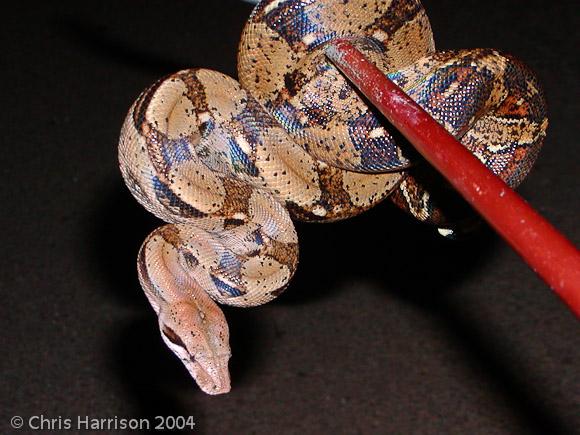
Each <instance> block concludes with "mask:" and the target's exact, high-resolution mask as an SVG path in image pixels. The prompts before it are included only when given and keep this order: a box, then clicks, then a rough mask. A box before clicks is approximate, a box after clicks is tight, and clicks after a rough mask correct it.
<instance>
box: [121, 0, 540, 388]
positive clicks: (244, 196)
mask: <svg viewBox="0 0 580 435" xmlns="http://www.w3.org/2000/svg"><path fill="white" fill-rule="evenodd" d="M334 38H349V39H350V40H351V41H352V42H353V43H354V44H355V45H356V46H357V47H358V48H359V49H360V50H361V51H363V53H365V54H366V56H367V57H369V58H370V59H371V60H372V61H373V62H374V63H375V64H376V65H377V66H378V67H379V68H381V69H382V70H383V71H384V72H385V74H388V75H389V77H390V78H391V79H392V80H394V81H395V82H396V83H397V84H398V85H399V86H400V87H401V88H402V89H403V90H405V91H406V92H407V93H408V94H409V95H410V96H411V97H412V98H414V99H415V100H416V101H417V102H418V103H419V104H420V105H421V106H423V107H424V108H425V109H426V110H427V111H428V112H429V113H430V114H431V115H432V116H433V117H434V118H435V119H437V120H438V121H439V122H440V123H442V124H443V125H444V126H445V127H446V128H447V129H448V130H449V131H450V132H451V133H452V134H454V135H455V136H456V137H457V138H459V139H460V140H461V142H462V143H463V144H464V145H465V146H466V147H468V148H469V149H470V150H471V151H472V152H473V153H474V154H475V155H476V156H477V157H478V158H479V159H480V160H482V161H483V162H484V163H485V164H486V165H487V166H488V167H489V168H490V169H491V170H492V171H494V172H495V173H496V174H498V175H499V176H501V177H502V178H503V179H504V180H506V181H507V182H508V184H510V185H512V186H515V185H517V184H518V183H519V182H520V181H521V180H522V179H523V177H524V176H525V175H526V173H527V172H528V171H529V169H530V167H531V165H532V164H533V162H534V160H535V158H536V156H537V153H538V151H539V149H540V147H541V144H542V141H543V138H544V136H545V131H546V127H547V120H546V115H545V104H544V100H543V97H542V93H541V91H540V88H539V86H538V84H537V82H536V80H535V78H534V77H533V75H532V74H531V73H530V72H529V71H528V70H527V69H526V68H525V67H524V66H523V65H522V64H520V63H519V62H518V61H516V60H515V59H513V58H511V57H510V56H507V55H503V54H500V53H498V52H497V51H494V50H488V49H477V50H462V51H446V52H435V50H434V44H433V38H432V33H431V28H430V25H429V21H428V19H427V16H426V15H425V12H424V10H423V8H422V6H421V4H420V2H419V1H418V0H385V1H380V0H344V1H339V0H322V1H314V0H300V1H299V0H267V1H262V2H261V3H260V4H259V5H258V6H257V7H256V8H255V9H254V12H253V13H252V15H251V17H250V19H249V21H248V23H247V25H246V27H245V29H244V31H243V34H242V40H241V43H240V49H239V58H238V72H239V80H240V83H238V82H236V81H235V80H234V79H232V78H230V77H227V76H225V75H223V74H221V73H218V72H215V71H210V70H205V69H191V70H184V71H180V72H178V73H175V74H173V75H170V76H169V77H166V78H164V79H162V80H160V81H158V82H157V83H156V84H154V85H153V86H151V87H150V88H149V89H147V90H145V91H144V92H143V93H142V94H141V95H140V96H139V98H138V99H137V101H136V102H135V103H134V104H133V106H132V108H131V109H130V111H129V114H128V116H127V118H126V120H125V123H124V125H123V129H122V132H121V139H120V144H119V160H120V166H121V171H122V174H123V177H124V179H125V182H126V183H127V185H128V186H129V188H130V190H131V192H132V193H133V195H134V196H135V197H136V198H137V199H138V200H139V202H140V203H141V204H143V205H144V206H145V207H146V208H147V209H148V210H149V211H151V212H152V213H153V214H155V215H156V216H158V217H159V218H161V219H163V220H164V221H166V222H168V225H165V226H163V227H161V228H159V229H157V230H155V231H154V232H153V233H152V234H151V235H150V236H149V237H148V238H147V239H146V241H145V242H144V244H143V246H142V248H141V250H140V252H139V258H138V271H139V278H140V281H141V284H142V286H143V289H144V290H145V294H146V295H147V297H148V299H149V301H150V303H151V305H152V306H153V308H154V310H155V312H156V313H157V315H158V317H159V325H160V330H161V336H162V338H163V340H164V341H165V342H166V344H167V345H168V346H169V347H170V348H171V349H172V350H173V352H174V353H175V354H176V355H177V356H178V357H179V358H181V359H182V361H183V362H184V364H185V366H186V367H187V368H188V370H189V371H190V373H191V375H192V376H193V377H194V378H195V380H196V381H197V383H198V384H199V386H200V387H201V388H202V389H203V391H205V392H207V393H210V394H218V393H224V392H227V391H229V389H230V378H229V372H228V360H229V358H230V349H229V343H228V342H229V331H228V327H227V323H226V321H225V318H224V315H223V313H222V312H221V310H220V309H219V307H218V306H217V305H216V303H215V302H219V303H225V304H229V305H236V306H254V305H258V304H263V303H265V302H268V301H270V300H272V299H273V298H274V297H276V296H277V295H278V294H280V292H281V291H282V290H283V289H284V287H285V286H286V285H287V284H288V282H289V280H290V278H291V277H292V275H293V273H294V271H295V270H296V266H297V263H298V243H297V242H298V239H297V235H296V231H295V229H294V226H293V224H292V220H291V218H297V219H302V220H307V221H333V220H338V219H344V218H348V217H350V216H354V215H356V214H358V213H361V212H362V211H364V210H366V209H368V208H370V207H372V206H374V205H375V204H377V203H378V202H380V201H381V200H383V199H384V198H386V197H388V196H390V198H391V199H392V200H393V201H394V202H395V203H396V204H397V205H399V206H401V207H402V208H403V209H405V210H407V211H408V212H409V213H410V214H412V215H413V216H415V217H416V218H418V219H420V220H422V221H425V222H430V223H433V224H435V225H438V226H443V227H446V228H453V227H454V226H455V225H458V222H454V221H453V216H452V215H450V214H449V213H452V211H450V210H449V209H447V210H446V209H444V207H442V204H444V201H443V200H441V202H438V197H437V194H438V193H437V192H435V191H436V190H437V189H434V188H433V186H431V185H430V186H426V185H425V183H426V181H425V180H427V179H429V176H428V175H427V176H425V174H428V173H429V169H428V168H426V165H423V164H422V163H421V162H420V159H417V158H416V157H414V155H413V154H412V153H411V152H410V150H409V148H408V147H407V146H406V145H405V144H404V143H402V142H401V141H400V139H398V138H397V135H396V132H393V131H392V128H391V127H390V126H389V125H388V124H387V123H386V122H385V121H384V120H383V119H382V118H381V117H380V116H378V115H377V114H376V113H375V112H374V111H373V110H372V109H370V108H369V107H368V106H367V104H366V102H365V101H364V99H362V98H361V97H360V95H359V94H358V93H357V92H356V91H355V90H354V89H353V88H352V87H351V86H350V84H349V83H348V82H347V81H346V80H345V79H344V78H343V76H342V75H341V74H340V73H339V72H338V70H337V69H336V68H334V67H333V66H332V65H331V64H330V63H329V62H328V61H327V60H326V59H325V57H324V54H323V51H322V50H321V47H323V46H324V45H325V44H326V43H328V41H330V40H332V39H334ZM443 190H445V189H443ZM214 301H215V302H214Z"/></svg>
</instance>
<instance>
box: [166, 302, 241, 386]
mask: <svg viewBox="0 0 580 435" xmlns="http://www.w3.org/2000/svg"><path fill="white" fill-rule="evenodd" d="M214 306H215V305H214ZM159 329H160V331H161V337H162V338H163V341H164V342H165V343H166V344H167V346H168V347H169V348H170V349H171V350H172V351H173V353H175V355H177V357H178V358H179V359H180V360H181V361H182V362H183V364H184V365H185V367H186V368H187V370H188V371H189V373H190V374H191V376H192V377H193V378H194V379H195V381H196V382H197V384H198V385H199V387H200V388H201V389H202V390H203V391H204V392H205V393H207V394H223V393H227V392H229V391H230V373H229V371H228V361H229V359H230V356H231V352H230V346H229V330H228V324H227V323H226V320H225V317H224V315H223V313H222V312H221V310H220V309H219V308H217V306H215V308H214V309H211V306H210V307H209V308H208V306H206V307H204V310H203V311H202V310H201V309H200V308H199V307H198V306H197V305H195V304H194V303H190V302H178V303H174V304H170V305H167V306H166V307H163V308H162V309H161V311H160V313H159Z"/></svg>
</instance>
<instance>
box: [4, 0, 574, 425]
mask: <svg viewBox="0 0 580 435" xmlns="http://www.w3.org/2000/svg"><path fill="white" fill-rule="evenodd" d="M425 7H426V8H427V11H428V14H429V17H430V19H431V22H432V26H433V29H434V33H435V40H436V43H437V44H438V47H440V48H468V47H486V46H487V47H496V48H501V49H502V50H504V51H507V52H510V53H512V54H514V55H516V56H518V57H519V58H521V59H522V60H523V61H524V62H525V63H527V64H528V65H529V66H530V67H531V68H532V69H533V70H535V71H536V72H537V74H538V76H539V78H540V80H541V82H542V83H543V85H544V87H545V91H546V96H547V100H548V104H549V111H550V129H549V133H548V139H547V143H546V145H545V148H544V150H543V151H542V153H541V155H540V157H539V160H538V163H537V165H536V167H535V169H534V170H533V172H532V174H531V176H530V177H529V178H528V180H526V181H525V183H524V184H523V186H522V187H521V189H520V192H521V193H522V194H523V195H524V196H525V197H526V198H527V199H529V201H530V202H531V203H532V204H533V205H534V206H535V207H537V208H538V209H539V211H540V212H542V213H543V214H544V215H545V216H546V217H547V218H548V219H550V220H551V221H552V222H553V223H554V224H555V225H556V226H557V227H558V228H560V229H561V230H562V231H563V232H564V233H565V234H567V235H568V236H569V237H570V238H571V239H572V241H573V242H575V243H578V242H580V228H579V226H578V204H579V201H578V198H579V195H578V188H579V187H580V186H579V184H578V169H579V164H578V159H579V158H580V153H579V152H578V133H577V126H578V122H577V119H578V116H579V115H580V113H579V110H578V107H579V106H578V96H579V95H578V90H579V87H578V84H577V79H578V74H579V73H580V71H579V67H578V46H579V42H580V41H579V38H578V25H579V24H580V23H579V21H578V10H577V2H575V1H557V2H549V1H539V0H531V1H527V2H521V1H504V2H482V1H479V0H461V1H460V0H453V1H452V0H440V1H434V0H429V1H427V0H426V1H425ZM250 10H251V6H250V5H249V4H246V3H243V2H241V1H233V0H232V1H226V0H221V1H217V0H213V1H207V2H206V1H200V0H189V1H187V2H186V1H173V0H163V1H160V0H156V1H137V0H131V1H128V0H122V1H121V0H116V1H96V0H86V1H83V2H79V1H74V2H73V1H59V2H20V3H18V4H13V5H12V6H11V7H9V8H7V9H4V10H3V20H2V26H0V34H1V35H2V39H1V41H2V51H1V52H0V53H1V54H0V62H1V64H2V70H1V74H2V85H1V88H2V91H1V92H2V98H1V101H2V103H3V110H2V117H1V119H2V120H1V123H2V131H3V134H2V136H1V137H2V139H1V140H2V142H1V146H2V168H1V171H2V181H3V183H2V189H1V193H0V195H1V202H0V204H1V205H0V210H1V221H0V223H1V226H2V232H1V234H2V235H1V236H0V241H1V242H0V253H1V258H2V265H1V268H0V286H1V295H2V302H1V304H0V305H1V330H2V342H1V344H2V347H1V350H2V353H3V355H2V357H1V358H0V361H1V362H0V367H1V373H2V378H1V379H2V381H1V383H2V390H1V392H2V394H1V398H0V399H1V400H0V410H1V414H2V415H1V418H0V433H11V432H12V430H11V429H10V427H9V424H8V422H9V418H10V416H13V415H20V416H23V417H24V418H25V419H27V418H28V417H30V416H33V415H40V414H43V415H44V416H45V417H50V418H58V417H61V418H67V417H71V418H76V416H79V415H80V416H90V417H109V418H112V417H114V416H117V417H118V418H131V417H142V416H155V415H191V416H193V419H194V420H195V422H196V424H197V425H196V428H195V430H194V432H195V433H208V434H224V433H228V434H233V433H240V434H242V433H243V434H247V433H257V434H266V433H272V432H273V431H274V430H275V431H276V432H277V433H308V434H310V433H312V434H318V433H330V432H332V433H401V434H408V433H421V434H437V433H458V434H459V433H461V434H468V433H469V434H475V433H477V434H495V433H498V434H513V433H543V434H547V433H551V434H556V433H580V400H579V394H580V373H579V361H580V335H579V328H578V322H577V320H576V319H575V318H574V316H573V315H572V314H571V313H570V312H569V311H568V310H567V309H566V307H565V306H564V305H563V304H562V303H560V301H559V300H558V299H557V298H556V297H555V296H554V295H553V294H552V293H551V292H550V291H549V290H548V288H547V287H546V286H545V285H544V284H543V283H542V282H541V281H540V280H539V279H538V278H537V277H536V276H535V275H534V273H533V272H532V271H530V270H529V269H528V268H527V267H526V266H525V265H524V264H523V263H522V261H521V260H520V259H519V258H518V257H517V256H516V254H514V253H513V252H512V251H511V250H510V249H509V248H508V247H507V246H506V245H505V244H504V243H503V242H502V241H501V240H500V239H499V238H498V237H497V236H496V235H494V234H493V233H492V232H491V231H490V230H489V229H486V228H484V229H483V230H482V231H480V232H479V233H478V235H476V236H475V237H474V238H473V239H470V240H467V241H461V242H448V241H445V240H442V239H440V238H439V237H438V236H437V235H436V234H435V232H434V231H433V229H431V228H428V227H423V226H421V225H419V224H416V223H414V222H412V221H411V219H410V218H408V217H407V216H406V215H403V214H402V213H401V212H399V211H397V210H396V209H395V208H394V207H392V206H390V205H388V204H386V203H385V204H383V205H380V206H379V207H377V208H375V209H373V210H371V211H370V212H368V213H366V214H365V215H363V216H360V217H358V218H355V219H352V220H350V221H346V222H343V223H336V224H329V225H306V224H299V225H298V232H299V237H300V243H301V245H300V246H301V257H300V259H301V263H300V267H299V271H298V272H297V275H296V277H295V279H294V280H293V282H292V284H291V286H290V287H289V289H288V290H287V291H286V293H284V294H283V295H282V296H281V297H280V298H279V299H278V300H276V301H274V302H273V303H270V304H268V305H266V306H263V307H260V308H255V309H248V310H242V309H226V315H227V318H228V320H229V322H230V326H231V336H232V347H233V358H232V360H231V372H232V378H233V383H232V386H233V390H232V392H231V393H230V394H229V395H226V396H219V397H209V396H206V395H204V394H203V393H201V392H200V390H199V389H198V388H197V387H196V386H195V384H194V383H193V381H192V380H191V379H190V378H189V377H188V374H187V372H186V370H185V369H184V367H183V366H182V365H181V363H180V362H179V361H178V360H177V358H175V357H174V355H173V354H172V353H171V352H170V351H169V350H168V349H167V348H166V347H165V346H164V344H163V343H162V341H161V339H160V336H159V332H158V330H157V322H156V318H155V316H154V313H153V311H152V310H151V308H150V307H149V305H148V303H147V301H146V299H145V297H144V295H143V293H142V291H141V289H140V287H139V284H138V282H137V279H136V269H135V258H136V254H137V249H138V247H139V245H140V243H141V242H142V241H143V239H144V238H145V236H146V235H147V234H148V233H149V231H151V230H152V229H153V228H155V227H156V226H158V225H159V224H160V222H158V221H157V220H156V219H155V218H153V217H151V216H150V215H149V214H148V213H147V212H146V211H145V210H144V209H143V208H141V207H140V206H139V205H138V204H137V203H136V201H135V200H134V199H133V198H132V197H131V196H130V194H129V192H128V190H127V189H126V188H125V186H124V184H123V182H122V180H121V177H120V175H119V171H118V168H117V161H116V146H117V139H118V134H119V129H120V126H121V122H122V120H123V117H124V115H125V113H126V111H127V109H128V107H129V105H130V104H131V102H132V101H133V99H134V98H135V97H136V95H137V94H138V93H139V92H140V91H141V90H142V89H143V88H144V87H145V86H147V85H149V84H150V83H152V82H153V81H154V80H156V79H157V78H158V77H160V76H161V75H164V74H167V73H170V72H173V71H175V70H177V69H180V68H184V67H189V66H203V67H207V68H212V69H216V70H219V71H222V72H224V73H226V74H229V75H232V76H234V77H235V59H236V46H237V43H238V37H239V34H240V31H241V29H242V26H243V23H244V20H245V18H246V17H247V15H248V14H249V12H250ZM26 432H29V429H28V430H23V431H21V433H26ZM58 432H61V433H63V432H64V431H58Z"/></svg>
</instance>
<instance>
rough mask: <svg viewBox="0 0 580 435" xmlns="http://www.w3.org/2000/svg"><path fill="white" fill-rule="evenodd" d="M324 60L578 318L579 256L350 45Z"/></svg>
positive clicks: (332, 49) (331, 49) (331, 50)
mask: <svg viewBox="0 0 580 435" xmlns="http://www.w3.org/2000/svg"><path fill="white" fill-rule="evenodd" d="M326 55H327V56H328V58H329V59H330V60H331V61H332V62H333V63H334V64H335V65H336V66H337V67H338V68H339V69H340V70H341V71H342V73H343V74H344V75H345V76H346V77H348V79H349V80H350V81H351V82H352V83H354V85H355V86H356V87H357V88H358V89H359V90H360V91H361V92H362V93H363V94H364V95H365V96H366V97H367V98H368V99H369V100H370V102H371V103H373V104H374V105H375V107H376V108H377V109H379V110H380V111H381V113H382V114H383V115H385V117H386V118H387V119H388V120H389V122H390V123H391V124H393V126H394V127H395V128H397V130H399V131H400V132H401V134H403V136H405V137H406V138H407V140H408V141H409V142H410V143H411V144H412V145H413V146H414V147H415V148H416V149H417V151H418V152H419V153H421V155H422V156H423V157H424V158H425V159H426V160H427V161H428V162H429V163H431V165H433V166H434V167H435V169H437V170H438V171H439V172H440V173H441V174H442V175H443V176H444V177H445V178H446V179H447V180H448V181H449V182H450V183H451V184H452V185H453V186H454V187H455V189H457V191H458V192H459V193H460V194H461V196H463V198H465V199H466V200H467V201H468V202H469V203H470V204H471V205H472V206H473V207H474V208H475V209H476V210H477V211H478V212H479V213H480V214H481V216H482V217H483V218H484V219H485V220H486V221H487V222H488V223H489V224H490V225H491V226H492V227H493V228H495V230H496V231H497V232H498V233H499V234H500V235H501V236H502V237H503V238H504V239H505V240H506V241H507V242H508V243H509V244H510V245H511V246H512V248H513V249H514V250H515V251H516V252H517V253H518V254H520V256H521V257H522V258H523V259H524V261H526V263H528V265H529V266H530V267H531V268H532V270H534V271H535V272H536V273H537V274H538V275H539V276H540V277H541V278H542V279H543V280H544V281H545V282H546V283H547V284H548V285H549V286H550V287H551V288H552V289H553V290H554V291H555V292H556V293H557V294H558V295H559V296H560V297H561V298H562V299H563V300H564V302H565V303H566V304H568V306H569V307H570V309H571V310H572V311H573V312H574V313H575V314H576V316H578V317H580V251H578V249H576V247H575V246H574V245H573V244H572V243H571V242H570V241H569V240H568V239H566V238H565V237H564V236H563V235H562V234H560V233H559V232H558V230H556V229H555V228H554V227H553V226H552V225H551V224H550V223H549V222H548V221H547V220H546V219H544V218H543V217H542V216H540V214H539V213H537V212H536V211H535V210H534V209H533V208H532V207H531V206H530V205H528V203H527V202H526V201H525V200H524V199H523V198H522V197H521V196H519V195H518V194H517V193H515V192H514V191H513V190H512V189H511V188H510V187H509V186H508V185H507V184H505V183H504V182H503V181H502V180H501V179H500V178H499V177H497V176H496V175H494V174H493V173H492V172H491V171H490V170H489V169H487V167H486V166H485V165H483V163H481V162H480V161H479V160H478V159H477V158H476V157H475V156H473V155H472V154H471V153H470V152H469V150H468V149H467V148H465V147H464V146H463V145H462V144H461V143H460V142H459V141H458V140H456V139H455V138H454V137H453V136H452V135H451V134H450V133H448V132H447V130H445V128H443V127H442V126H441V125H440V124H439V123H438V122H437V121H435V120H434V119H433V118H432V117H431V116H430V115H429V114H428V113H427V112H425V110H423V109H422V108H421V107H420V106H419V105H418V104H417V103H415V101H413V100H412V99H411V98H410V97H409V96H408V95H407V94H405V92H403V91H402V90H401V89H400V88H399V87H398V86H397V85H396V84H394V83H393V82H392V81H391V80H389V79H388V78H387V77H386V76H385V74H383V73H382V72H381V71H380V70H379V69H378V68H377V67H376V66H375V65H374V64H373V63H372V62H370V61H369V60H368V59H367V58H366V57H365V56H364V55H363V54H362V53H361V52H360V51H359V50H357V49H356V48H355V47H354V46H353V45H352V44H350V43H349V42H348V41H344V40H339V41H335V42H332V43H331V44H329V45H328V46H327V48H326Z"/></svg>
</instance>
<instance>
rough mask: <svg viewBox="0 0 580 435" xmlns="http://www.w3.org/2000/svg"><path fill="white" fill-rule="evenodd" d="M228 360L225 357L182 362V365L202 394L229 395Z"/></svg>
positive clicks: (226, 356) (227, 356) (227, 357)
mask: <svg viewBox="0 0 580 435" xmlns="http://www.w3.org/2000/svg"><path fill="white" fill-rule="evenodd" d="M229 358H230V356H229V355H225V356H221V357H215V358H208V359H204V360H198V361H192V360H187V361H185V360H184V361H183V363H184V364H185V366H186V367H187V370H188V371H189V373H190V374H191V376H192V377H193V379H195V382H196V383H197V385H199V387H200V388H201V390H202V391H203V392H204V393H206V394H211V395H217V394H225V393H229V392H230V389H231V383H230V372H229V370H228V360H229Z"/></svg>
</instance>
